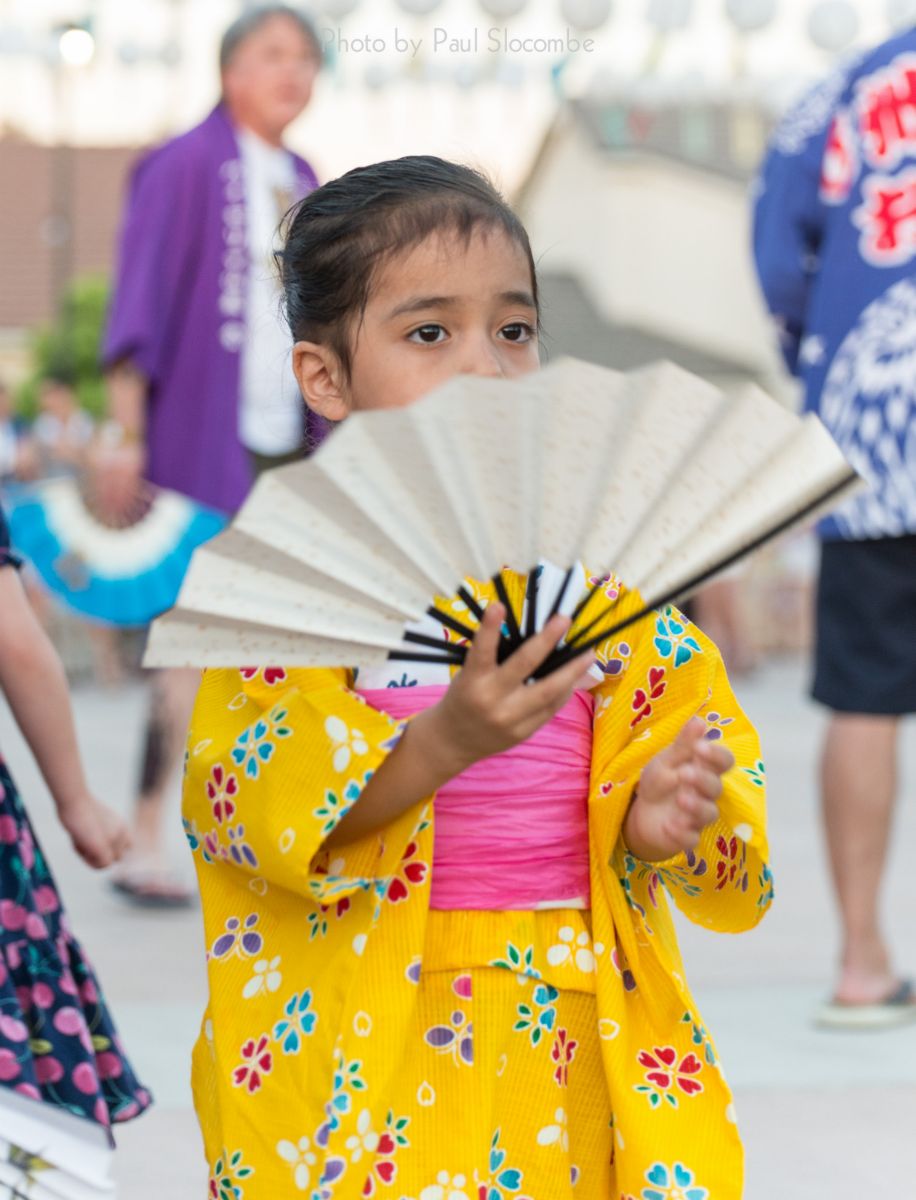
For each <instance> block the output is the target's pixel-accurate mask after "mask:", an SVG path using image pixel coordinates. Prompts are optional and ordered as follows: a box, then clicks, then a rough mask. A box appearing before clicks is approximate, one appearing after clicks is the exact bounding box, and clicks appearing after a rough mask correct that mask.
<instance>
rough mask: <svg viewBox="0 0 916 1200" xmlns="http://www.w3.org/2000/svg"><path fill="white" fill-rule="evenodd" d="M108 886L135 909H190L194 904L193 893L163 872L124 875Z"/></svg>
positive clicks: (137, 872)
mask: <svg viewBox="0 0 916 1200" xmlns="http://www.w3.org/2000/svg"><path fill="white" fill-rule="evenodd" d="M109 886H110V887H111V889H112V891H114V892H117V894H118V895H119V896H121V897H122V898H123V899H125V900H128V901H129V902H130V903H131V904H133V905H135V906H136V907H137V908H190V907H191V906H192V905H193V903H194V892H193V891H191V890H190V889H189V888H186V887H185V886H184V884H181V883H178V882H177V881H176V880H175V879H174V878H173V877H172V876H171V875H169V874H168V872H165V871H136V872H129V873H125V874H123V875H120V876H117V877H116V878H114V879H112V880H110V881H109Z"/></svg>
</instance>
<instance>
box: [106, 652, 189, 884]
mask: <svg viewBox="0 0 916 1200" xmlns="http://www.w3.org/2000/svg"><path fill="white" fill-rule="evenodd" d="M199 683H200V673H199V672H198V671H192V670H167V671H157V672H156V673H155V674H154V675H153V677H152V680H151V686H150V707H149V715H148V717H147V725H146V738H145V744H144V748H143V757H142V760H141V771H140V786H139V792H138V796H137V804H136V809H135V812H134V850H133V852H132V854H131V856H130V858H129V860H128V861H127V862H125V865H124V869H123V871H121V872H119V876H118V878H119V881H120V886H121V887H122V890H123V889H124V888H125V886H126V889H127V890H129V891H130V892H131V893H132V894H133V895H136V896H145V897H147V898H150V899H155V898H157V897H158V898H161V899H163V900H167V899H170V898H172V899H180V898H182V897H187V895H188V892H187V889H186V888H184V887H182V886H181V885H180V884H178V883H176V882H175V881H174V880H170V879H169V876H168V872H167V870H166V868H165V864H164V861H163V848H162V840H163V832H164V826H165V819H166V814H167V810H168V786H169V784H170V783H171V781H172V777H173V775H174V772H175V769H176V768H177V766H178V762H179V760H180V758H181V755H182V753H183V750H184V744H185V736H186V733H187V728H188V722H189V721H190V718H191V710H192V709H193V707H194V697H195V695H196V694H197V688H198V685H199Z"/></svg>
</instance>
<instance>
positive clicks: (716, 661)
mask: <svg viewBox="0 0 916 1200" xmlns="http://www.w3.org/2000/svg"><path fill="white" fill-rule="evenodd" d="M603 662H604V668H605V670H606V671H608V668H610V672H609V674H608V682H607V683H605V684H603V685H602V686H601V687H600V688H599V690H598V711H597V717H596V727H595V758H594V763H593V776H592V789H593V799H592V805H593V810H595V811H596V812H597V814H598V821H599V828H603V830H604V843H603V845H602V847H601V853H602V857H603V859H604V861H605V862H607V863H609V864H610V865H611V866H612V868H613V870H614V871H615V874H616V875H617V878H618V879H619V881H620V885H621V886H622V887H623V889H624V891H625V892H626V894H627V900H628V902H629V903H630V905H631V907H636V908H638V909H645V908H646V906H649V907H657V902H656V901H657V891H658V889H659V888H660V887H662V886H663V887H665V888H666V890H667V891H668V892H669V893H670V895H671V897H672V898H673V900H674V902H675V904H676V905H677V906H678V908H680V909H681V910H682V912H683V913H684V914H685V915H686V916H687V917H689V918H690V919H691V920H692V921H694V922H696V923H697V924H700V925H703V926H706V927H707V928H711V929H716V930H719V931H720V932H739V931H741V930H745V929H749V928H752V927H753V926H754V925H756V924H757V923H758V921H759V920H760V918H761V917H762V916H763V914H764V913H765V912H766V910H767V908H768V907H769V905H770V902H771V901H772V898H773V887H772V875H771V872H770V868H769V866H768V863H767V858H768V846H767V834H766V806H765V772H764V766H763V763H762V761H761V752H760V743H759V739H758V737H757V734H756V731H755V730H754V728H753V726H752V725H751V723H750V721H749V720H748V718H747V716H746V715H745V714H744V712H743V711H742V710H741V708H740V706H739V705H738V702H737V700H736V699H735V696H734V694H733V692H732V690H731V688H730V686H729V683H728V679H727V676H726V672H725V667H724V664H723V662H722V659H721V656H720V654H719V652H718V650H717V649H716V647H715V645H714V644H713V643H712V642H711V641H710V640H709V638H707V637H706V636H705V634H703V633H702V632H701V631H700V630H699V629H698V628H697V627H696V626H695V625H692V624H691V623H690V622H689V621H688V620H687V618H686V617H684V616H683V614H681V613H680V612H679V611H678V610H677V609H676V608H673V607H668V608H666V609H665V610H664V611H662V612H659V613H657V614H655V616H654V618H649V619H647V620H646V621H644V622H642V624H641V627H639V632H638V633H636V634H634V636H633V640H632V641H631V642H629V643H626V642H624V643H617V644H616V645H615V646H613V647H609V648H608V649H607V656H606V657H605V658H604V659H603ZM694 716H700V717H702V718H703V720H704V721H705V722H706V734H705V736H706V737H707V738H709V739H710V740H714V741H721V742H722V744H723V745H725V746H727V747H728V748H729V749H730V750H731V751H732V753H733V754H734V756H735V766H734V767H733V768H732V769H731V770H730V771H729V772H728V773H727V774H726V775H725V776H724V777H723V780H722V782H723V792H722V795H721V797H720V800H719V819H718V820H717V821H716V822H715V823H714V824H713V825H710V826H708V827H707V828H706V829H705V830H704V832H703V834H702V836H701V839H700V842H699V844H698V846H697V847H696V849H695V850H694V851H691V852H689V853H684V854H680V855H677V856H675V857H674V858H671V859H669V860H667V861H665V862H660V863H645V862H642V861H641V860H639V859H637V858H636V857H635V856H634V855H633V854H631V853H629V851H628V850H627V847H626V845H625V843H624V841H623V836H622V825H623V819H624V817H625V815H626V811H627V807H628V806H629V802H630V798H631V796H632V794H633V790H634V788H635V787H636V785H637V784H638V782H639V777H640V774H641V772H642V770H643V768H644V767H645V766H646V764H647V763H648V762H649V760H650V759H651V758H652V757H653V756H654V755H655V754H657V753H658V752H659V751H660V750H662V749H663V748H664V747H665V746H667V745H669V744H670V743H671V742H672V741H673V740H674V738H675V737H676V736H677V734H678V733H679V732H680V730H681V729H682V728H683V726H684V725H685V724H686V723H687V722H688V721H689V720H690V719H691V718H692V717H694Z"/></svg>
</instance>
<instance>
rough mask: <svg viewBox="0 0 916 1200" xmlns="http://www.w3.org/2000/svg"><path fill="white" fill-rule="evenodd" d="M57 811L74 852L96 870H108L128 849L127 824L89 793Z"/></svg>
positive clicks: (62, 805)
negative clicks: (106, 868) (105, 868)
mask: <svg viewBox="0 0 916 1200" xmlns="http://www.w3.org/2000/svg"><path fill="white" fill-rule="evenodd" d="M57 811H58V816H59V817H60V820H61V824H62V825H63V827H64V828H65V829H66V831H67V833H69V834H70V840H71V841H72V842H73V848H74V850H76V852H77V854H78V855H79V856H80V858H82V859H83V861H84V862H86V863H87V864H88V865H89V866H90V867H92V868H94V869H95V870H97V871H99V870H102V868H104V867H110V866H111V865H112V864H113V863H116V862H117V861H118V859H119V858H121V857H122V856H123V855H124V853H125V852H126V851H127V850H128V849H129V848H130V841H131V838H130V830H129V829H128V827H127V824H126V823H125V822H124V821H123V820H122V819H121V817H119V816H118V814H117V813H116V812H114V811H112V809H110V808H108V807H106V805H104V804H100V803H99V801H98V800H96V798H95V797H94V796H93V795H91V794H90V793H89V792H85V793H83V794H82V795H80V796H78V797H77V798H76V799H75V800H73V801H72V802H70V803H68V804H66V805H64V804H61V805H59V806H58V810H57Z"/></svg>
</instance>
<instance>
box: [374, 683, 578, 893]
mask: <svg viewBox="0 0 916 1200" xmlns="http://www.w3.org/2000/svg"><path fill="white" fill-rule="evenodd" d="M444 692H445V687H444V686H440V685H436V686H428V687H400V688H374V689H371V690H366V691H363V692H360V695H362V697H363V698H364V699H365V700H366V702H367V703H368V704H370V705H372V707H373V708H375V709H378V710H379V711H381V712H386V713H388V714H389V716H391V717H393V718H395V719H396V720H401V719H403V718H405V717H410V716H413V715H414V714H415V713H418V712H420V711H422V710H423V709H424V708H429V707H431V706H432V705H433V704H435V703H436V702H437V701H438V700H439V699H441V697H442V695H443V693H444ZM594 705H595V701H594V697H593V696H592V695H591V693H589V692H587V691H580V692H576V694H575V695H574V696H573V697H572V699H571V700H570V701H569V702H568V703H567V704H566V705H565V706H564V707H563V708H562V709H561V710H560V712H559V713H557V715H556V716H555V717H554V718H553V719H552V720H551V721H548V722H547V724H546V725H542V726H541V728H540V729H539V730H538V731H537V732H536V733H535V734H534V735H533V736H532V737H530V738H529V739H528V740H527V741H526V742H523V743H522V744H521V745H519V746H515V747H514V748H513V749H512V750H508V751H506V752H505V753H503V754H497V755H494V756H493V757H491V758H485V759H483V760H482V761H480V762H477V763H475V764H474V765H473V766H472V767H470V768H469V769H468V770H467V771H463V772H462V773H461V774H460V775H457V776H456V777H455V778H454V779H452V780H450V781H449V782H448V783H447V784H446V785H445V786H444V787H442V788H440V789H439V791H438V793H437V794H436V800H435V839H434V845H433V872H432V884H431V894H430V907H431V908H438V909H534V908H540V907H560V906H561V905H562V902H563V901H571V902H573V905H574V906H575V907H579V908H583V907H585V908H587V907H588V905H589V872H588V866H589V857H588V791H589V773H590V769H591V753H592V721H593V716H594Z"/></svg>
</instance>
